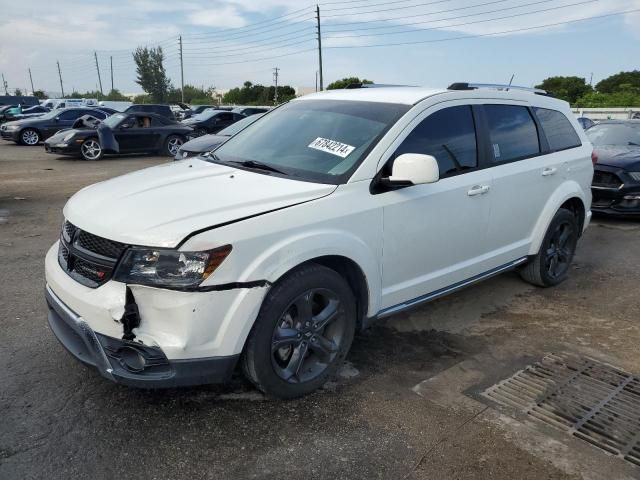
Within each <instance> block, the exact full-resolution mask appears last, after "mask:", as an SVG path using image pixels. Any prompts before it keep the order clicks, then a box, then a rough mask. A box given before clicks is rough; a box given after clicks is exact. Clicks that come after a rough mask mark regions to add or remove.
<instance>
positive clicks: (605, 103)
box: [575, 91, 640, 108]
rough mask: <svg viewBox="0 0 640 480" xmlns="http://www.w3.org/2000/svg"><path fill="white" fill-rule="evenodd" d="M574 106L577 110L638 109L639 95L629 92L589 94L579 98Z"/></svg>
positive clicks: (639, 105)
mask: <svg viewBox="0 0 640 480" xmlns="http://www.w3.org/2000/svg"><path fill="white" fill-rule="evenodd" d="M575 106H576V107H578V108H607V107H640V93H635V92H630V91H627V92H614V93H600V92H591V93H587V94H586V95H584V96H582V97H580V98H579V99H578V100H577V101H576V102H575Z"/></svg>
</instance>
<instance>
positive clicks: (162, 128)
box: [45, 112, 192, 160]
mask: <svg viewBox="0 0 640 480" xmlns="http://www.w3.org/2000/svg"><path fill="white" fill-rule="evenodd" d="M76 127H79V128H73V129H69V130H63V131H61V132H58V133H57V134H56V135H54V136H53V137H51V138H50V139H48V140H47V141H46V142H45V149H46V151H47V152H49V153H54V154H58V155H76V156H81V157H82V158H83V159H85V160H99V159H101V158H102V157H103V156H104V154H105V153H106V154H124V153H159V154H162V155H169V156H172V157H173V156H175V155H176V153H178V150H179V148H180V147H181V146H182V144H183V143H184V142H185V141H186V139H187V137H188V135H189V134H190V133H191V131H192V130H191V129H190V128H189V127H186V126H184V125H181V124H179V123H177V122H175V121H172V120H169V119H168V118H166V117H163V116H161V115H156V114H154V113H142V112H136V113H116V114H114V115H111V116H110V117H108V118H107V119H106V120H104V121H102V122H99V121H96V120H95V119H91V118H85V119H83V122H82V125H76Z"/></svg>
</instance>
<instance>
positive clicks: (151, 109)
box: [125, 103, 176, 120]
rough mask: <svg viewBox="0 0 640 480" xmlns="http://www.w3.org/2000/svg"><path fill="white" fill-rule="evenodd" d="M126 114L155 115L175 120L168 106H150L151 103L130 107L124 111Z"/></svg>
mask: <svg viewBox="0 0 640 480" xmlns="http://www.w3.org/2000/svg"><path fill="white" fill-rule="evenodd" d="M125 112H126V113H136V112H141V113H155V114H156V115H160V116H162V117H165V118H168V119H171V120H175V119H176V117H175V115H174V114H173V110H171V107H170V106H169V105H162V104H152V103H139V104H135V103H134V104H133V105H130V106H129V107H127V108H126V109H125Z"/></svg>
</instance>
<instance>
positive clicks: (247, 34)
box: [189, 15, 315, 42]
mask: <svg viewBox="0 0 640 480" xmlns="http://www.w3.org/2000/svg"><path fill="white" fill-rule="evenodd" d="M314 19H315V17H314V16H313V15H312V16H310V17H308V18H305V19H304V20H299V21H296V22H290V23H287V24H286V25H280V26H277V27H273V28H272V27H271V26H268V27H259V28H262V29H264V28H266V30H264V31H263V32H246V31H243V32H237V33H239V35H235V34H230V35H225V36H224V38H222V39H218V33H219V32H211V33H210V34H208V35H210V36H208V37H206V39H202V38H198V39H194V40H200V41H203V40H215V41H222V42H224V41H229V40H235V39H238V38H246V37H253V36H254V35H262V34H265V33H270V32H273V31H276V30H282V29H285V28H291V27H293V26H294V25H301V24H303V23H307V22H308V21H310V20H314ZM204 35H207V34H202V36H204ZM189 38H193V37H189Z"/></svg>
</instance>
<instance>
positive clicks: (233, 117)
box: [181, 109, 245, 137]
mask: <svg viewBox="0 0 640 480" xmlns="http://www.w3.org/2000/svg"><path fill="white" fill-rule="evenodd" d="M243 118H245V116H244V115H240V114H239V113H232V112H226V111H224V110H213V109H209V110H205V111H204V112H202V113H199V114H197V115H194V116H193V117H190V118H187V119H186V120H183V121H182V122H181V123H182V124H183V125H188V126H189V127H191V128H193V135H192V136H193V137H200V136H202V135H206V134H207V133H218V132H219V131H220V130H222V129H223V128H227V127H228V126H229V125H232V124H233V123H235V122H237V121H238V120H241V119H243Z"/></svg>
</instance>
